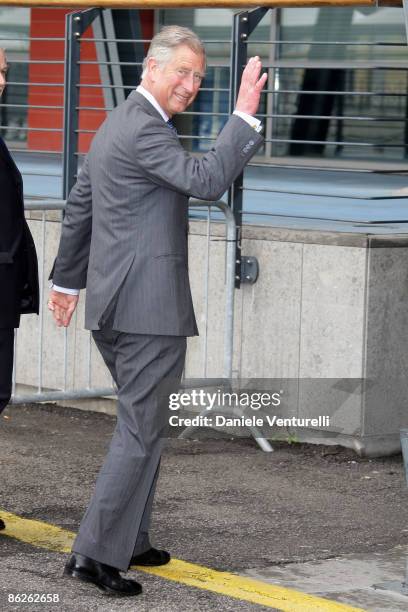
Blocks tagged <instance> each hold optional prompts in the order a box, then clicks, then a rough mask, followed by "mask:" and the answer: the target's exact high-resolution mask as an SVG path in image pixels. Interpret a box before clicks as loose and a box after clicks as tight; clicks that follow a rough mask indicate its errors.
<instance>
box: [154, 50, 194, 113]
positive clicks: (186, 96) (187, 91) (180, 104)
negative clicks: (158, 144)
mask: <svg viewBox="0 0 408 612" xmlns="http://www.w3.org/2000/svg"><path fill="white" fill-rule="evenodd" d="M148 67H149V77H150V78H149V80H150V84H151V87H150V89H151V93H152V94H153V95H154V97H155V98H156V100H157V102H158V103H159V104H160V106H161V107H162V109H163V110H164V112H165V113H166V114H167V115H168V116H169V117H172V116H173V115H175V114H176V113H182V112H183V111H185V110H186V108H187V106H189V105H190V104H191V103H192V102H193V100H194V98H195V97H196V95H197V93H198V90H199V89H200V85H201V81H202V80H203V78H204V70H205V59H204V56H203V55H201V54H200V55H197V53H194V51H193V50H192V49H190V47H187V46H185V45H180V46H179V47H176V48H175V49H174V52H173V55H172V57H171V59H170V61H169V62H168V63H167V64H165V65H163V66H160V65H159V64H158V63H157V62H156V60H155V59H154V58H150V59H149V63H148Z"/></svg>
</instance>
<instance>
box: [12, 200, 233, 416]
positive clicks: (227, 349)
mask: <svg viewBox="0 0 408 612" xmlns="http://www.w3.org/2000/svg"><path fill="white" fill-rule="evenodd" d="M190 206H191V207H194V208H195V209H197V210H201V211H203V214H204V216H205V219H206V223H207V231H206V247H205V249H204V252H205V258H204V259H205V261H204V267H205V269H206V271H207V273H206V274H204V281H203V282H204V291H203V294H204V313H205V317H204V321H203V323H202V326H201V327H202V329H201V335H202V359H201V360H202V371H201V373H200V374H201V376H202V377H203V378H206V376H207V364H208V308H209V300H210V296H209V286H208V280H209V279H208V271H209V265H210V255H211V253H210V251H211V249H210V246H211V241H212V239H213V237H212V234H211V225H212V219H211V215H210V214H209V211H210V210H211V208H215V209H217V210H219V211H221V213H222V215H223V217H224V224H225V239H222V238H216V240H217V242H219V241H220V240H221V241H223V242H224V244H225V307H224V357H223V378H225V379H227V380H229V379H231V378H232V355H233V327H234V291H233V287H234V268H235V265H234V254H235V248H234V238H235V221H234V216H233V214H232V212H231V210H230V208H229V207H228V205H227V204H226V203H225V202H222V201H218V202H207V201H202V200H191V201H190ZM64 208H65V202H64V201H61V200H45V201H41V200H39V201H27V202H26V203H25V210H26V211H27V212H29V213H31V212H34V213H37V215H36V216H35V218H32V219H31V221H32V222H39V225H40V228H39V229H38V228H37V231H36V235H37V236H38V239H37V240H36V246H37V252H38V261H39V277H40V313H39V317H38V328H37V341H36V345H37V350H36V351H35V353H34V354H35V355H36V372H37V375H36V378H37V380H36V383H35V385H33V384H29V385H28V386H30V387H33V389H35V390H32V391H30V392H29V393H27V392H23V393H21V392H20V391H19V390H17V383H16V380H17V378H19V380H20V383H21V382H23V384H24V375H20V372H21V369H25V368H26V367H27V362H26V360H27V353H24V354H22V355H21V359H20V350H19V346H18V344H19V343H18V334H19V332H18V331H17V333H16V339H17V342H16V348H17V350H16V354H15V368H14V376H13V397H12V403H14V404H17V403H18V404H21V403H27V402H36V401H56V400H66V399H78V398H91V397H101V396H109V395H113V394H115V390H114V388H113V386H112V385H110V386H106V387H99V386H98V387H94V386H92V380H91V372H92V350H91V346H92V342H93V341H92V336H91V334H90V333H88V351H87V357H86V362H85V370H86V372H87V384H86V386H85V387H81V388H78V387H73V388H69V383H68V378H69V377H68V345H69V341H70V340H69V328H68V329H67V328H62V329H60V330H58V335H59V338H58V340H57V341H58V343H59V346H58V347H56V346H55V343H54V340H55V339H54V338H52V339H49V338H47V336H46V334H45V326H44V320H45V317H48V318H49V320H50V321H51V320H52V316H51V314H50V313H49V312H48V310H47V308H46V302H47V300H46V295H44V293H45V292H47V282H46V279H47V277H48V276H47V268H50V267H51V264H52V261H51V260H48V261H47V250H48V242H47V239H48V240H49V238H48V236H47V223H48V224H50V223H52V220H50V219H49V218H47V213H49V212H50V211H59V212H62V211H63V210H64ZM25 319H26V317H23V318H22V326H23V327H24V325H25V323H24V321H25ZM32 321H36V318H35V317H34V315H32V316H31V322H32ZM71 326H75V320H73V321H72V323H71ZM26 331H27V330H26ZM29 333H30V335H31V336H32V327H31V325H30V329H29ZM50 341H51V342H53V343H54V344H53V353H54V354H55V352H56V350H57V351H59V359H57V361H60V362H61V372H62V374H61V376H60V378H61V379H62V381H63V383H62V385H61V388H60V389H50V384H49V382H47V378H48V379H49V378H50V376H49V372H48V374H47V373H45V366H44V358H45V356H46V355H47V353H48V352H49V349H50V347H49V345H47V343H49V342H50ZM31 360H32V354H31V353H30V362H31Z"/></svg>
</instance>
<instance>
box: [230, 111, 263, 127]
mask: <svg viewBox="0 0 408 612" xmlns="http://www.w3.org/2000/svg"><path fill="white" fill-rule="evenodd" d="M233 114H234V115H238V117H241V119H243V120H244V121H246V122H247V123H249V125H250V126H251V128H253V129H254V130H255V132H260V131H261V130H262V124H261V122H260V121H259V119H256V118H255V117H252V115H248V114H247V113H243V112H242V111H239V110H234V112H233Z"/></svg>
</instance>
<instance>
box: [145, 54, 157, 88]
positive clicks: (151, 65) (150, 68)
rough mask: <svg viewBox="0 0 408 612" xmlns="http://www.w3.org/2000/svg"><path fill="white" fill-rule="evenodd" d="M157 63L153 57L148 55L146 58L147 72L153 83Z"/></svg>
mask: <svg viewBox="0 0 408 612" xmlns="http://www.w3.org/2000/svg"><path fill="white" fill-rule="evenodd" d="M158 70H159V65H158V63H157V60H156V59H155V58H154V57H149V59H148V60H147V74H148V77H149V79H150V80H151V81H152V82H153V83H155V82H156V81H157V78H158Z"/></svg>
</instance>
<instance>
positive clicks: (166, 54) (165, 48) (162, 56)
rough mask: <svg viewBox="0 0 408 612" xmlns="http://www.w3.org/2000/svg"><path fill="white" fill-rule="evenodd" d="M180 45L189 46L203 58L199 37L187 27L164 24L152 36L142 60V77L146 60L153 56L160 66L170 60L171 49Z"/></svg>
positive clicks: (202, 45) (144, 72) (202, 46)
mask: <svg viewBox="0 0 408 612" xmlns="http://www.w3.org/2000/svg"><path fill="white" fill-rule="evenodd" d="M180 45H186V46H187V47H190V49H191V50H192V51H194V53H197V55H202V56H203V57H204V60H205V47H204V44H203V42H202V40H200V38H199V37H198V36H197V34H195V33H194V32H193V31H192V30H190V29H189V28H183V27H182V26H177V25H171V26H164V28H162V29H161V30H160V32H159V33H158V34H156V36H154V37H153V38H152V41H151V43H150V47H149V50H148V52H147V55H146V57H145V58H144V60H143V71H142V79H144V77H145V76H146V74H147V61H148V59H149V58H150V57H154V58H155V60H156V61H157V63H158V64H159V65H160V66H164V65H165V64H167V62H169V61H170V59H171V56H172V54H173V51H174V49H175V48H176V47H179V46H180Z"/></svg>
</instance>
